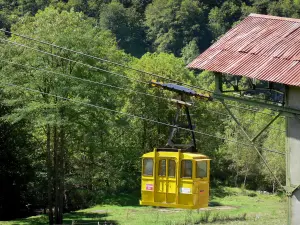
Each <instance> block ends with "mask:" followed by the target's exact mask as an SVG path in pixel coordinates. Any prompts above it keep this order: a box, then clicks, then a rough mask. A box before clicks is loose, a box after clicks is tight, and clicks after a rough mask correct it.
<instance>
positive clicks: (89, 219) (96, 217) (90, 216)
mask: <svg viewBox="0 0 300 225" xmlns="http://www.w3.org/2000/svg"><path fill="white" fill-rule="evenodd" d="M107 216H109V214H108V213H107V212H102V211H99V213H98V212H97V213H90V212H89V213H85V212H72V213H68V214H65V217H64V218H65V219H64V224H72V223H74V224H87V223H88V224H90V225H93V224H95V225H97V224H98V222H99V223H100V224H104V223H106V224H107V225H111V224H113V225H117V224H119V223H118V222H117V221H115V220H107V219H106V218H107Z"/></svg>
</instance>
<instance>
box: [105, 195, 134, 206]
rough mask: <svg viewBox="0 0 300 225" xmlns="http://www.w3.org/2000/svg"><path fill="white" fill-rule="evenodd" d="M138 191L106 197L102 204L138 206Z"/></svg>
mask: <svg viewBox="0 0 300 225" xmlns="http://www.w3.org/2000/svg"><path fill="white" fill-rule="evenodd" d="M139 199H140V193H132V194H126V193H120V194H118V195H112V196H109V197H106V198H105V199H104V200H103V203H102V204H107V205H119V206H139V205H140V204H139Z"/></svg>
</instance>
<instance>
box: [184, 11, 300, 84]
mask: <svg viewBox="0 0 300 225" xmlns="http://www.w3.org/2000/svg"><path fill="white" fill-rule="evenodd" d="M299 61H300V19H292V18H284V17H276V16H269V15H260V14H250V15H249V16H248V17H246V18H245V19H244V20H243V21H241V22H240V23H239V24H238V25H237V26H235V27H234V28H232V29H231V30H229V31H228V32H227V33H226V34H225V35H224V36H222V37H221V38H220V39H219V40H218V41H217V42H216V43H214V44H213V45H212V46H211V47H210V48H208V49H207V50H206V51H205V52H203V53H202V54H201V55H200V56H198V57H197V58H196V59H195V60H194V61H192V62H191V63H190V64H189V65H188V67H189V68H191V69H205V70H210V71H216V72H222V73H228V74H232V75H240V76H245V77H250V78H257V79H259V80H265V81H271V82H277V83H283V84H287V85H293V86H300V62H299Z"/></svg>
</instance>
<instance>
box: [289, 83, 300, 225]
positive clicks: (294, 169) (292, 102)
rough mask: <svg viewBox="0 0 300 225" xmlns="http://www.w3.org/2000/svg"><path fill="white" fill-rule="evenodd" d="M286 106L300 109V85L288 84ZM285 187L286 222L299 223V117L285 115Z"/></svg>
mask: <svg viewBox="0 0 300 225" xmlns="http://www.w3.org/2000/svg"><path fill="white" fill-rule="evenodd" d="M286 103H287V106H288V107H291V108H294V109H300V87H292V86H289V87H288V88H287V92H286ZM286 125H287V131H286V132H287V135H286V137H287V140H286V141H287V154H286V157H287V158H286V163H287V165H286V167H287V174H286V175H287V180H286V182H287V187H289V188H290V190H291V192H290V193H289V194H290V195H291V196H290V197H289V201H288V202H289V215H288V217H289V221H288V224H291V225H299V224H300V189H299V188H297V187H299V185H300V119H299V115H295V117H287V123H286Z"/></svg>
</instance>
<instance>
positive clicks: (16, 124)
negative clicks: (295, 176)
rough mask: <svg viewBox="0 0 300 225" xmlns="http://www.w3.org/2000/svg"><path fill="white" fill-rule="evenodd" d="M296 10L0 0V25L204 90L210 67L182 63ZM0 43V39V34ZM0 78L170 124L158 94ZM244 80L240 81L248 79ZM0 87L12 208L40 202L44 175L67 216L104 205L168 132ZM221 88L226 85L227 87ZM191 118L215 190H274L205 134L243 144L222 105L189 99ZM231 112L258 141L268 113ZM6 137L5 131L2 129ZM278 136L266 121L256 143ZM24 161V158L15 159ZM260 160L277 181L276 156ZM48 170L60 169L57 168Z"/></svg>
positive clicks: (230, 4)
mask: <svg viewBox="0 0 300 225" xmlns="http://www.w3.org/2000/svg"><path fill="white" fill-rule="evenodd" d="M299 7H300V1H299V0H279V1H275V0H248V1H242V0H226V1H221V0H218V1H211V0H203V1H197V0H153V1H151V0H143V1H139V0H119V1H117V0H113V1H111V0H89V1H87V0H69V1H65V0H14V1H8V0H0V28H6V29H11V30H12V31H14V32H16V33H20V34H25V35H28V36H30V37H33V38H37V39H40V40H44V41H47V42H50V43H54V44H56V45H59V46H63V47H66V48H70V49H73V50H79V51H82V52H85V53H87V54H91V55H95V56H98V57H101V58H105V59H109V60H113V61H115V62H119V63H123V64H125V65H129V66H132V67H134V68H136V69H140V70H145V71H148V72H152V73H157V74H160V75H162V76H164V77H167V78H169V79H172V80H177V81H182V82H185V83H189V84H192V85H195V86H199V87H204V88H206V89H209V90H214V78H213V74H212V72H209V71H204V72H201V73H199V74H196V73H194V72H191V71H189V70H188V69H187V68H186V64H187V63H189V62H191V60H193V59H194V58H195V57H196V56H197V55H198V54H199V52H202V51H204V50H205V49H206V48H207V47H208V46H209V45H210V44H211V43H212V42H213V41H215V40H216V39H217V38H219V37H220V36H221V35H223V34H224V33H225V32H226V31H227V30H228V29H230V28H231V27H232V26H233V25H234V24H236V23H238V22H239V21H240V20H241V19H243V18H245V17H246V16H247V15H249V14H250V13H263V14H272V15H278V16H287V17H296V18H298V17H299ZM1 37H5V36H4V34H2V33H1ZM5 38H8V40H10V41H16V42H19V43H22V44H26V45H28V46H30V47H34V48H37V49H40V50H42V51H49V52H51V53H53V54H58V55H61V56H63V57H65V58H68V59H73V60H78V61H81V62H83V63H87V64H90V65H92V66H97V67H99V68H101V69H105V70H109V71H112V72H117V73H121V74H124V75H125V76H128V77H130V78H134V79H138V80H141V81H143V82H146V83H148V82H149V81H150V80H151V79H153V78H154V77H153V76H148V75H146V74H143V73H140V72H137V71H132V70H129V69H128V70H127V69H124V68H121V67H117V66H116V65H111V64H108V63H104V62H99V61H98V60H95V59H91V58H87V57H83V56H80V55H78V54H73V53H70V52H67V51H65V50H59V49H56V48H54V47H50V46H47V45H43V44H39V43H37V42H32V41H29V40H25V39H22V38H20V37H18V36H14V35H12V36H7V37H5ZM0 45H1V46H0V57H1V59H6V60H8V61H11V62H17V63H20V64H24V65H28V66H34V67H38V68H43V69H47V70H51V71H54V72H57V73H64V74H66V75H71V76H75V77H77V78H84V79H90V80H94V81H98V82H104V83H107V84H109V85H116V86H121V87H126V88H129V89H131V90H133V91H139V92H145V93H147V94H149V95H155V96H158V97H165V98H173V97H174V94H173V93H170V92H162V91H161V90H159V89H157V88H149V86H148V85H146V84H145V83H141V82H140V83H139V82H129V81H128V80H127V79H123V78H120V77H116V76H114V75H112V74H109V73H106V72H103V71H100V70H94V69H93V70H92V69H89V68H88V67H85V66H83V65H80V64H78V63H74V62H69V61H67V60H64V59H62V58H56V57H54V56H49V55H45V54H42V53H41V52H35V51H33V50H30V49H25V48H22V47H20V46H19V47H16V46H12V45H9V44H4V43H2V42H1V44H0ZM130 55H131V56H130ZM132 56H133V57H132ZM134 57H138V58H134ZM0 79H1V82H3V83H15V84H17V85H20V86H23V87H27V88H32V89H37V90H40V91H42V92H44V93H46V94H52V95H59V96H63V97H65V98H72V99H74V100H77V101H81V102H84V103H90V104H95V105H99V106H104V107H107V108H110V109H115V110H120V111H123V112H128V113H132V114H135V115H139V116H143V117H146V118H149V119H153V120H157V121H160V122H163V123H171V122H172V120H173V117H174V112H175V108H174V106H173V105H172V104H170V103H169V102H168V101H166V100H165V99H162V98H159V99H158V98H154V97H152V96H149V95H148V96H145V95H141V94H134V93H132V92H129V91H121V90H117V89H113V88H108V87H104V86H100V85H94V84H90V83H89V84H88V83H85V82H79V81H76V80H74V79H69V78H66V77H62V76H57V75H53V74H50V73H45V72H43V71H40V70H35V69H31V68H26V67H22V66H16V65H11V64H7V63H4V62H0ZM159 81H162V80H159ZM165 82H169V81H165ZM170 82H171V81H170ZM243 84H244V85H246V82H244V83H243ZM1 88H2V89H3V92H4V94H5V95H3V96H2V99H1V107H2V106H3V107H4V108H5V109H9V110H4V111H3V108H0V111H1V112H0V113H1V116H2V120H1V121H0V127H1V130H0V131H1V132H0V133H1V137H0V138H1V141H2V142H1V144H2V145H1V146H9V147H8V148H0V149H1V153H0V154H1V157H0V159H5V161H6V162H7V163H5V164H3V163H2V164H1V166H0V168H1V171H4V172H1V173H0V175H1V176H2V177H1V180H2V178H3V177H4V178H3V180H6V181H7V184H8V186H7V187H8V188H6V190H9V187H11V185H12V182H11V180H10V178H11V177H14V179H16V180H18V184H20V187H21V189H20V192H19V191H16V192H14V193H16V195H17V194H18V193H21V198H20V199H18V198H15V199H14V198H11V199H12V201H13V202H22V203H23V202H25V200H26V201H28V202H29V203H32V204H34V205H35V206H37V205H41V207H44V206H46V205H47V201H46V196H47V193H46V192H47V181H49V179H48V178H49V175H51V176H50V183H53V184H55V183H59V180H56V179H60V180H61V181H64V185H65V186H64V198H65V199H64V200H65V207H66V209H67V210H72V209H78V208H82V207H87V206H90V205H92V204H96V203H100V202H103V201H108V200H107V199H110V198H111V197H112V196H116V195H117V194H118V193H120V192H136V191H139V188H140V180H139V177H140V158H139V157H140V156H141V154H143V153H144V152H148V151H151V150H152V148H153V147H158V146H164V145H165V143H166V140H167V136H168V133H169V127H167V126H163V125H158V124H155V123H151V122H148V121H142V120H139V119H136V118H135V119H134V118H128V117H125V116H122V115H120V114H114V113H110V112H107V111H103V110H96V109H94V108H90V107H86V106H83V105H79V104H74V103H71V102H68V101H65V100H62V99H58V98H55V97H49V96H47V95H46V94H40V93H33V92H30V91H25V90H22V89H18V88H15V87H12V86H7V85H6V86H5V85H4V86H3V87H2V86H1ZM224 88H225V89H226V88H228V87H227V86H226V85H225V86H224ZM2 89H1V91H2ZM198 91H199V92H200V90H198ZM1 94H2V92H1ZM239 106H242V107H246V106H245V105H239ZM191 113H192V114H193V121H194V122H195V125H196V129H197V130H198V131H200V132H202V133H203V134H202V135H200V134H196V138H197V146H198V149H199V151H200V152H201V153H204V154H207V155H209V156H210V157H211V158H212V159H213V160H212V168H211V180H212V185H213V186H219V185H220V184H228V185H232V186H238V187H240V186H241V185H243V187H246V188H252V189H261V190H268V191H274V192H275V191H276V190H277V188H278V186H277V184H276V183H275V182H274V179H273V177H272V176H271V175H270V173H269V171H268V170H267V169H266V167H265V166H264V164H263V163H262V161H261V159H260V158H259V157H258V155H257V153H256V152H255V150H254V149H253V148H251V147H248V146H244V145H239V144H236V143H234V142H231V141H228V140H223V139H218V138H216V137H212V136H208V135H205V134H206V133H207V134H213V135H214V136H218V137H224V136H225V137H226V138H227V139H230V140H233V141H238V142H240V143H248V141H247V139H246V138H245V137H244V136H243V135H241V134H240V133H239V132H238V130H239V129H238V128H239V127H238V126H236V124H235V123H234V122H233V121H232V120H230V118H228V117H227V116H226V115H224V114H225V113H224V108H222V107H220V105H219V104H214V103H207V102H200V101H196V102H195V104H194V107H192V108H191ZM234 113H235V114H236V115H237V116H238V118H239V119H240V121H242V124H243V127H245V128H246V129H247V131H248V132H249V133H250V134H251V135H255V134H257V132H258V131H259V129H260V128H261V127H263V125H264V124H266V123H268V121H269V120H270V117H269V116H262V115H261V114H255V113H250V112H247V111H243V110H234ZM253 121H255V124H254V122H253ZM5 130H9V131H12V133H5V132H3V131H5ZM278 130H283V131H284V121H283V120H281V121H280V120H279V121H278V122H276V123H274V124H273V125H272V127H271V129H269V130H267V131H266V132H265V133H264V134H263V136H261V138H260V139H259V140H258V142H259V143H260V144H259V147H265V148H271V149H272V148H275V149H276V150H280V151H282V152H283V151H284V143H285V140H284V138H285V135H284V132H279V131H278ZM47 131H49V132H50V135H48V133H47ZM13 137H16V138H13ZM33 143H34V145H33ZM48 144H49V145H48ZM49 152H50V162H51V163H52V165H51V166H50V169H49V168H48V165H47V164H46V162H47V159H49V158H47V153H49ZM24 154H26V156H24V157H23V155H24ZM262 154H263V155H264V157H265V158H266V159H267V161H268V163H269V164H270V166H271V168H272V171H273V172H274V173H275V174H276V176H278V178H279V179H280V180H281V181H282V182H284V180H285V161H284V158H283V157H282V156H280V155H279V156H277V155H274V154H273V153H269V152H265V151H262ZM55 163H56V164H55ZM16 165H19V166H16ZM54 165H57V166H58V168H59V169H55V166H54ZM47 171H48V172H49V171H50V174H47ZM58 171H63V172H61V173H59V172H58ZM55 174H56V175H55ZM9 176H10V178H9V179H8V178H7V177H9ZM55 176H58V178H57V177H55ZM22 179H23V180H22ZM19 181H20V182H19ZM18 187H19V186H18ZM54 188H55V187H54ZM11 190H13V188H12V189H11ZM0 194H1V193H0ZM9 195H13V194H9ZM223 197H224V196H223ZM244 197H246V196H244ZM253 198H255V196H254V195H253ZM0 199H2V198H0ZM1 207H2V206H0V217H1V212H2V211H1V209H2V208H1ZM2 213H3V212H2ZM243 213H244V212H240V213H239V215H243ZM2 215H3V214H2ZM215 217H216V219H215V220H217V216H215ZM211 218H214V217H213V216H211ZM220 218H221V217H220ZM222 218H227V217H226V216H224V217H222ZM233 218H234V217H233ZM69 222H70V223H71V220H69Z"/></svg>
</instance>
